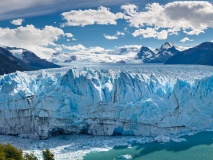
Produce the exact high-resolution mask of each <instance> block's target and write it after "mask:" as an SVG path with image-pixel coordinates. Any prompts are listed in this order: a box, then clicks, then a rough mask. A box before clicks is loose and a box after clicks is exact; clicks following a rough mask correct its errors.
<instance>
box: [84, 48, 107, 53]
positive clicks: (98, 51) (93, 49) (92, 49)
mask: <svg viewBox="0 0 213 160" xmlns="http://www.w3.org/2000/svg"><path fill="white" fill-rule="evenodd" d="M88 51H89V52H91V53H101V52H104V51H105V49H104V48H102V47H99V46H96V47H90V48H88Z"/></svg>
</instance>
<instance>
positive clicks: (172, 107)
mask: <svg viewBox="0 0 213 160" xmlns="http://www.w3.org/2000/svg"><path fill="white" fill-rule="evenodd" d="M189 77H190V76H189ZM212 96H213V76H208V77H202V76H201V77H199V76H198V78H197V79H193V78H182V79H181V78H180V79H179V78H177V77H172V76H169V75H167V74H164V75H159V74H157V75H156V74H155V73H153V74H148V73H147V72H143V70H141V71H134V70H130V71H127V70H126V71H123V70H119V69H98V70H95V69H86V68H83V69H75V68H72V69H69V70H68V71H66V72H65V71H64V72H62V69H58V70H55V71H52V70H51V71H48V70H46V71H45V70H43V71H37V72H17V73H12V74H8V75H4V76H1V77H0V133H1V134H10V135H20V136H25V137H32V138H33V137H34V138H40V139H44V138H48V137H49V136H53V135H57V134H67V133H87V134H94V135H144V136H158V135H165V136H166V135H170V134H177V133H184V132H188V131H196V130H201V129H207V128H212V127H213V99H212Z"/></svg>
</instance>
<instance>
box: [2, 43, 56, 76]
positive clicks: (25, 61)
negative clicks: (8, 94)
mask: <svg viewBox="0 0 213 160" xmlns="http://www.w3.org/2000/svg"><path fill="white" fill-rule="evenodd" d="M58 67H60V66H59V65H56V64H54V63H52V62H48V61H46V60H44V59H41V58H39V57H38V56H36V55H35V54H34V53H33V52H31V51H28V50H26V49H22V48H16V47H0V75H2V74H7V73H12V72H15V71H30V70H39V69H46V68H58Z"/></svg>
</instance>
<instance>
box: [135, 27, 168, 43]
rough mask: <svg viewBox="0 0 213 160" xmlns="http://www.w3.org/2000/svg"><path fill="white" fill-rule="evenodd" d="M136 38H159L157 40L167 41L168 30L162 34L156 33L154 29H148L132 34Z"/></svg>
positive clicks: (161, 32)
mask: <svg viewBox="0 0 213 160" xmlns="http://www.w3.org/2000/svg"><path fill="white" fill-rule="evenodd" d="M132 35H133V36H134V37H138V36H142V37H143V38H157V39H161V40H162V39H167V36H168V32H167V31H166V30H162V31H160V32H158V31H156V30H155V29H153V28H146V29H138V30H135V32H134V33H132Z"/></svg>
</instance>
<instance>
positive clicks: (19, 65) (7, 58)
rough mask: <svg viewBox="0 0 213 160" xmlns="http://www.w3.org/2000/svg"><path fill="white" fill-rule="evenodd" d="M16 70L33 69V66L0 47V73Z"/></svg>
mask: <svg viewBox="0 0 213 160" xmlns="http://www.w3.org/2000/svg"><path fill="white" fill-rule="evenodd" d="M17 70H19V71H27V70H33V67H31V66H29V65H28V64H25V63H24V62H23V61H21V60H20V59H18V58H16V57H15V56H13V54H12V53H11V52H9V51H8V50H6V49H5V48H2V47H0V75H2V74H7V73H11V72H15V71H17Z"/></svg>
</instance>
